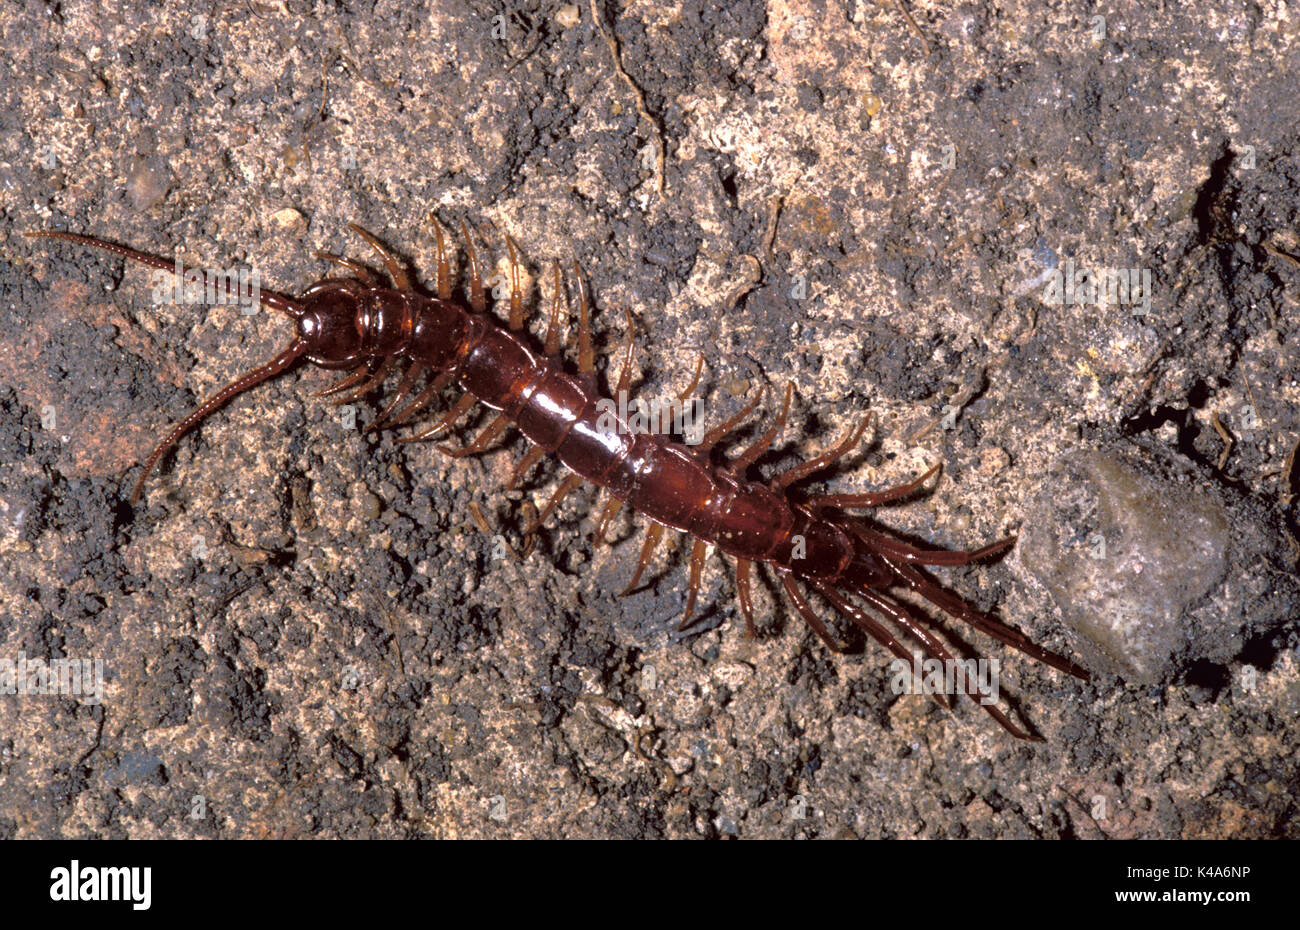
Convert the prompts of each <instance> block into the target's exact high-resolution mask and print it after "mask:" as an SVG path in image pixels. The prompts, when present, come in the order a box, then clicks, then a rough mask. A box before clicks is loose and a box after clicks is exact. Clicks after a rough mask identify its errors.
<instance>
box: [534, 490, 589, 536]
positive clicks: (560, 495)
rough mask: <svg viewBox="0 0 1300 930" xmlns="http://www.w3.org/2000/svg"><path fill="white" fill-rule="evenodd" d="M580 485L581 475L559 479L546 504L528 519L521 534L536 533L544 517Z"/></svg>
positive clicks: (543, 521) (553, 510)
mask: <svg viewBox="0 0 1300 930" xmlns="http://www.w3.org/2000/svg"><path fill="white" fill-rule="evenodd" d="M581 486H582V476H581V475H569V476H568V477H567V478H565V479H564V480H563V481H561V482H560V485H559V487H557V488H556V489H555V490H554V491H553V492H552V493H551V499H550V500H548V501H547V502H546V506H545V507H543V508H542V509H541V512H540V513H538V514H537V516H536V517H534V518H533V519H532V520H530V521H529V522H528V525H527V526H525V527H524V529H523V534H524V535H525V536H531V535H533V534H534V533H536V532H537V531H538V530H539V529H541V526H542V524H543V523H545V522H546V519H547V518H548V517H549V516H550V515H551V514H553V513H555V508H557V507H559V506H560V502H561V501H563V500H564V499H565V498H566V497H568V496H569V494H570V493H572V492H573V491H575V490H577V489H578V488H579V487H581Z"/></svg>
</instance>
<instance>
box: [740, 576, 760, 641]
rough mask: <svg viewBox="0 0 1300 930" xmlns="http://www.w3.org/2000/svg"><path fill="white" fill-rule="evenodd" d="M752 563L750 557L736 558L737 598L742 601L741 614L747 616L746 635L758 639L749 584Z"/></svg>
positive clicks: (752, 597)
mask: <svg viewBox="0 0 1300 930" xmlns="http://www.w3.org/2000/svg"><path fill="white" fill-rule="evenodd" d="M752 564H753V563H752V562H750V561H749V559H736V599H737V600H738V601H740V614H741V616H742V617H744V618H745V635H746V636H747V637H749V638H750V639H756V638H757V637H758V630H757V629H755V627H754V596H753V592H752V591H751V590H750V586H749V570H750V566H751V565H752Z"/></svg>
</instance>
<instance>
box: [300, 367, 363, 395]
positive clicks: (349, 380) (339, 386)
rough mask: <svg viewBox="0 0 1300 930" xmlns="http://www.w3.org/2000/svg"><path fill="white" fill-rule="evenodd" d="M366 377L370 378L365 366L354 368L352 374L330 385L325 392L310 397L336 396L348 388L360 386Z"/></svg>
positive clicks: (317, 392) (318, 392)
mask: <svg viewBox="0 0 1300 930" xmlns="http://www.w3.org/2000/svg"><path fill="white" fill-rule="evenodd" d="M368 377H370V369H369V368H368V367H366V366H365V365H361V366H360V367H358V368H354V369H353V370H352V373H351V374H350V375H348V376H346V377H345V378H343V380H341V381H338V382H337V383H335V384H332V385H330V386H329V387H327V388H325V390H323V391H316V392H315V393H313V394H312V395H311V396H312V397H329V396H330V395H332V394H338V393H340V392H342V391H346V390H347V389H348V388H350V387H353V386H354V385H356V384H360V383H361V382H362V381H364V380H366V378H368Z"/></svg>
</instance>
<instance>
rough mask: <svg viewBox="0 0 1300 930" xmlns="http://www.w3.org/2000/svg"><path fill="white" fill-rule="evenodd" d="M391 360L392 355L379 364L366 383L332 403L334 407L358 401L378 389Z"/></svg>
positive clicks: (386, 373)
mask: <svg viewBox="0 0 1300 930" xmlns="http://www.w3.org/2000/svg"><path fill="white" fill-rule="evenodd" d="M393 360H394V356H392V355H390V356H388V357H387V358H385V359H384V360H383V361H382V362H380V363H379V367H378V368H376V369H375V373H374V374H372V375H371V376H370V377H369V378H367V379H366V381H365V382H364V383H363V384H362V385H361V386H360V387H358V388H357V389H356V390H355V391H353V392H352V393H351V394H348V395H346V396H345V397H340V398H339V399H338V400H336V401H334V406H335V407H341V406H343V405H344V404H350V403H352V402H353V401H356V400H360V399H361V398H363V397H365V396H366V395H367V394H369V393H370V392H371V391H373V390H374V389H375V388H377V387H379V385H381V384H383V383H384V379H385V378H387V377H388V372H389V370H390V369H391V368H392V367H393Z"/></svg>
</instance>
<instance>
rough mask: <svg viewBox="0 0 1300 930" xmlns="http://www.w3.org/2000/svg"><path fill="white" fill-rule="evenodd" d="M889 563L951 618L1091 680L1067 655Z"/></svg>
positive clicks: (909, 568) (906, 567)
mask: <svg viewBox="0 0 1300 930" xmlns="http://www.w3.org/2000/svg"><path fill="white" fill-rule="evenodd" d="M886 562H887V564H888V565H889V567H890V568H892V569H893V570H894V571H895V572H896V573H897V574H898V576H899V577H900V578H901V579H902V580H903V581H905V582H906V583H907V584H908V586H909V587H911V588H913V589H914V590H916V592H917V593H918V594H920V595H921V596H922V597H924V598H925V599H926V600H927V601H929V602H930V603H932V604H935V605H936V606H938V607H939V608H940V609H941V610H943V612H944V613H946V614H948V615H949V616H951V617H954V618H955V619H957V620H961V621H963V622H965V623H969V624H970V625H971V626H973V627H975V629H977V630H979V631H981V632H982V633H985V634H987V635H989V636H991V637H993V638H994V639H996V640H997V641H998V642H1000V643H1003V644H1004V645H1007V646H1010V647H1011V648H1012V649H1018V650H1020V651H1021V652H1023V653H1024V654H1025V655H1027V656H1029V657H1030V658H1031V659H1036V660H1038V661H1039V662H1042V663H1043V664H1044V665H1047V666H1050V667H1051V668H1054V669H1056V670H1057V671H1059V672H1065V673H1066V674H1067V675H1073V676H1074V677H1075V678H1079V679H1081V680H1083V681H1087V680H1088V679H1089V675H1088V672H1087V671H1085V670H1084V669H1083V668H1081V667H1080V666H1078V665H1075V664H1074V663H1073V662H1071V661H1070V660H1069V659H1067V658H1065V657H1064V656H1059V655H1057V654H1056V653H1054V652H1049V651H1048V650H1046V649H1044V648H1043V647H1042V646H1039V645H1038V644H1036V643H1034V642H1033V641H1032V640H1030V639H1029V637H1027V636H1025V635H1024V634H1023V633H1021V632H1019V631H1018V630H1014V629H1012V628H1011V627H1009V626H1007V625H1006V624H1005V623H1002V622H1001V621H999V620H995V619H994V618H992V617H990V616H989V615H988V614H984V613H981V612H980V611H978V610H976V609H975V608H974V607H972V606H970V605H969V604H967V603H966V602H965V601H963V600H962V599H961V598H959V597H957V595H955V594H953V593H952V592H950V591H946V590H944V589H943V588H941V587H939V585H937V584H935V583H934V582H933V581H931V580H930V579H929V578H926V577H925V575H923V574H921V572H919V571H918V570H917V569H915V568H913V567H912V566H910V565H907V564H905V563H901V562H895V561H893V560H891V559H886Z"/></svg>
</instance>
